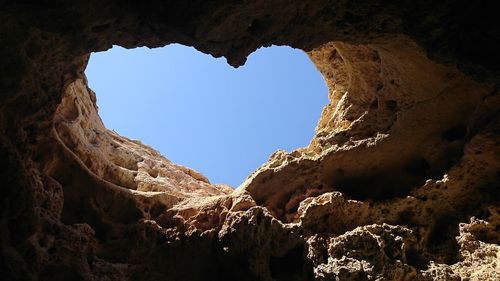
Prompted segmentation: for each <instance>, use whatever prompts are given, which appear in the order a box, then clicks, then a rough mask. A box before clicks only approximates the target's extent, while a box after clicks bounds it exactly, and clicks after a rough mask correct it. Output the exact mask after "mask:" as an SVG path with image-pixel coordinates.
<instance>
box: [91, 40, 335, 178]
mask: <svg viewBox="0 0 500 281" xmlns="http://www.w3.org/2000/svg"><path fill="white" fill-rule="evenodd" d="M86 75H87V77H88V81H89V85H90V87H91V88H92V89H93V90H94V91H95V92H96V94H97V104H98V106H99V114H100V116H101V118H102V119H103V121H104V123H105V125H106V126H107V127H108V128H109V129H112V130H115V131H117V132H118V133H119V134H121V135H123V136H127V137H130V138H132V139H140V140H141V141H142V142H143V143H145V144H147V145H150V146H152V147H154V148H155V149H157V150H158V151H160V152H161V153H162V154H163V155H164V156H165V157H166V158H168V159H169V160H171V161H173V162H174V163H176V164H180V165H184V166H188V167H190V168H193V169H195V170H197V171H199V172H201V173H202V174H204V175H205V176H207V177H208V178H209V179H210V181H211V182H214V183H225V184H229V185H231V186H238V185H239V184H240V183H241V182H242V181H243V180H244V179H245V178H246V177H247V176H248V175H249V174H250V173H251V172H252V171H253V170H255V169H256V168H258V167H259V166H260V165H261V164H262V163H264V162H265V161H266V160H267V159H268V157H269V156H270V155H271V154H272V153H273V152H274V151H275V150H277V149H283V150H287V151H292V150H294V149H297V148H299V147H303V146H306V145H307V144H308V143H309V141H310V140H311V139H312V137H313V135H314V129H315V126H316V123H317V121H318V119H319V117H320V115H321V110H322V107H323V106H324V105H326V104H327V103H328V100H327V95H326V93H327V88H326V85H325V82H324V80H323V77H322V75H321V74H320V73H319V71H318V70H317V69H316V67H315V66H314V64H313V63H312V62H311V61H310V59H309V58H308V57H307V54H306V53H305V52H303V51H302V50H298V49H293V48H290V47H278V46H273V47H270V48H261V49H259V50H257V51H256V52H254V53H253V54H252V55H250V56H249V58H248V60H247V62H246V64H245V65H244V66H242V67H239V68H233V67H231V66H229V65H228V64H227V62H226V61H225V59H223V58H214V57H212V56H210V55H206V54H204V53H201V52H199V51H197V50H196V49H194V48H191V47H186V46H183V45H178V44H172V45H168V46H166V47H163V48H156V49H147V48H137V49H132V50H130V49H124V48H121V47H113V48H112V49H110V50H108V51H106V52H100V53H94V54H92V56H91V58H90V61H89V64H88V66H87V69H86Z"/></svg>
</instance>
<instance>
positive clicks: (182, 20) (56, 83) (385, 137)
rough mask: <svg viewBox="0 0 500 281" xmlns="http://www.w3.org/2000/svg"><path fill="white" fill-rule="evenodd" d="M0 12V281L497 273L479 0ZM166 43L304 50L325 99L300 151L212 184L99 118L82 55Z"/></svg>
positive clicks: (497, 137) (494, 56) (487, 7)
mask: <svg viewBox="0 0 500 281" xmlns="http://www.w3.org/2000/svg"><path fill="white" fill-rule="evenodd" d="M0 5H1V7H2V9H1V10H0V15H1V16H0V40H1V41H0V42H1V43H2V44H1V47H0V56H1V57H2V67H1V68H0V74H1V75H0V85H1V89H2V91H1V93H0V130H1V132H2V134H0V168H1V169H0V174H1V178H2V180H1V183H2V184H1V192H2V193H1V197H0V198H1V199H0V200H1V215H0V222H1V224H0V230H1V235H0V243H1V252H0V272H2V279H4V280H216V279H217V280H234V279H235V278H237V279H241V280H366V279H369V280H372V279H373V280H375V279H386V280H460V279H461V278H470V279H472V280H498V279H499V278H500V268H499V266H500V262H499V261H500V246H499V245H498V244H499V239H500V238H499V232H500V231H499V227H500V226H499V225H500V203H499V202H500V194H499V188H500V133H499V132H500V122H499V120H500V118H499V117H500V116H499V114H500V113H499V112H500V111H499V109H498V108H499V107H498V106H499V104H500V95H499V91H498V81H499V65H500V58H499V54H498V52H497V50H498V49H499V47H500V46H498V44H499V43H498V42H500V38H499V34H500V32H499V28H500V24H498V20H497V17H496V15H495V12H494V11H495V10H494V9H493V6H492V5H493V3H490V2H481V1H477V2H472V1H439V2H438V1H419V2H418V3H414V2H413V1H370V0H367V1H356V2H353V1H324V0H316V1H293V2H290V1H233V2H229V1H189V2H183V1H169V2H164V1H106V2H102V1H71V2H69V1H68V2H66V1H2V2H1V4H0ZM174 42H175V43H181V44H185V45H189V46H194V47H195V48H197V49H198V50H200V51H203V52H206V53H209V54H211V55H213V56H217V57H219V56H224V57H226V59H227V61H228V63H229V64H231V65H233V66H235V67H237V66H239V65H242V64H244V62H245V59H246V57H247V56H248V55H249V54H250V53H252V52H253V51H254V50H256V49H257V48H259V47H261V46H269V45H271V44H277V45H289V46H292V47H295V48H301V49H303V50H305V51H307V52H308V54H309V57H310V58H311V60H312V61H313V62H314V64H315V65H316V67H317V68H318V70H319V71H320V72H321V73H322V74H323V76H324V78H325V81H326V83H327V85H328V87H329V93H328V96H329V101H330V102H329V104H328V105H326V106H325V108H324V110H323V114H322V116H321V118H320V120H319V121H318V125H317V128H316V135H315V136H314V138H313V139H312V140H311V143H310V144H309V146H307V147H304V148H301V149H298V150H296V151H293V152H290V153H287V152H284V151H277V152H276V153H274V154H273V155H272V156H271V157H270V159H269V160H268V161H267V162H266V163H263V165H262V166H261V167H260V168H259V169H258V170H256V171H255V172H254V173H252V174H251V175H249V177H248V178H247V180H246V181H245V182H244V183H243V184H242V185H241V186H240V187H239V188H237V189H236V190H232V189H230V188H229V187H227V186H223V185H212V184H210V182H209V181H208V180H207V179H206V178H205V177H204V176H203V175H201V174H200V173H198V172H196V171H194V170H192V169H190V168H187V167H182V166H179V165H176V164H174V163H172V162H170V161H169V160H168V159H166V158H165V157H164V156H162V155H160V154H159V153H158V152H156V151H155V150H154V149H153V148H150V147H148V146H146V145H144V144H142V143H140V142H139V141H132V140H129V139H127V138H125V137H122V136H119V135H117V134H116V133H114V132H112V131H109V130H107V129H106V128H105V127H104V125H103V124H102V121H101V120H100V118H99V116H98V111H97V107H96V101H95V99H96V97H95V94H94V93H93V92H92V90H91V89H89V88H88V86H87V81H86V78H85V76H84V74H83V70H84V69H85V66H86V63H87V61H88V57H89V54H90V53H91V52H93V51H102V50H106V49H108V48H110V47H111V46H112V45H113V44H117V45H121V46H124V47H127V48H132V47H138V46H148V47H159V46H164V45H167V44H169V43H174ZM166 63H167V62H166ZM165 121H166V122H168V120H165ZM166 157H168V155H166Z"/></svg>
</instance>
